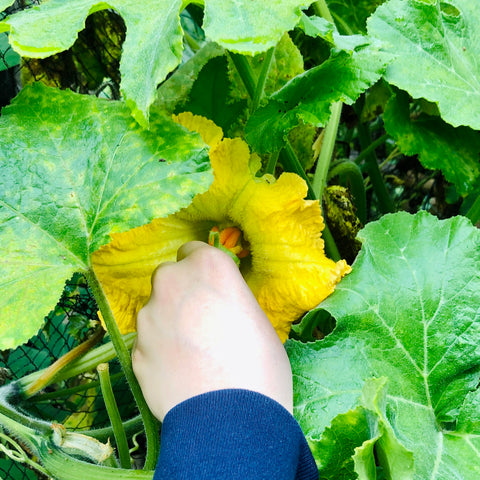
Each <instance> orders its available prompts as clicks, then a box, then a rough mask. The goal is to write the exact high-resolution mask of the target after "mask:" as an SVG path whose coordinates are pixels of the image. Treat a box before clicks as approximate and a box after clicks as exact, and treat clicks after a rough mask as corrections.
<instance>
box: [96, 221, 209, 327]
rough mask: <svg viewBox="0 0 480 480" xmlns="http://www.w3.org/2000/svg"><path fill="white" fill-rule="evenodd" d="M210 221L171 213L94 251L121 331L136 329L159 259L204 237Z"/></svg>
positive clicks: (174, 255)
mask: <svg viewBox="0 0 480 480" xmlns="http://www.w3.org/2000/svg"><path fill="white" fill-rule="evenodd" d="M211 227H212V224H211V222H210V223H205V222H195V223H192V222H189V221H185V220H182V219H181V218H177V217H176V216H175V215H170V216H168V217H166V218H159V219H155V220H153V221H152V222H150V223H149V224H147V225H144V226H142V227H138V228H134V229H132V230H129V231H128V232H124V233H115V234H112V241H111V242H110V243H108V244H107V245H104V246H102V247H101V248H100V249H98V250H97V251H96V252H94V253H93V254H92V265H93V269H94V271H95V274H96V275H97V278H98V279H99V281H100V283H101V284H102V287H103V289H104V291H105V294H106V296H107V298H108V301H109V303H110V305H111V307H112V311H113V315H114V317H115V320H116V322H117V324H118V327H119V329H120V332H121V333H122V334H125V333H129V332H134V331H136V319H137V314H138V311H139V310H140V309H141V308H142V307H143V305H145V303H146V302H147V300H148V298H149V297H150V292H151V277H152V274H153V272H154V271H155V269H156V268H157V267H158V265H160V263H163V262H167V261H176V258H177V250H178V248H179V247H180V246H181V245H183V244H184V243H186V242H189V241H191V240H204V239H205V238H206V236H208V232H209V230H210V228H211Z"/></svg>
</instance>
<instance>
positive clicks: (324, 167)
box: [312, 102, 343, 199]
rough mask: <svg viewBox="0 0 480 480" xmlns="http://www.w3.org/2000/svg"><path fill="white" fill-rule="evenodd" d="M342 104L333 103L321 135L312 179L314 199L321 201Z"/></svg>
mask: <svg viewBox="0 0 480 480" xmlns="http://www.w3.org/2000/svg"><path fill="white" fill-rule="evenodd" d="M342 106H343V103H342V102H335V103H334V104H333V105H332V109H331V111H332V114H331V115H330V119H329V120H328V124H327V126H326V127H325V133H324V135H323V141H322V148H321V150H320V155H319V157H318V160H317V167H316V170H315V176H314V177H313V185H312V188H313V192H314V194H315V198H319V199H321V198H322V196H323V189H324V188H325V184H326V183H327V175H328V169H329V168H330V163H331V161H332V155H333V150H334V149H335V140H336V138H337V132H338V125H339V124H340V117H341V115H342Z"/></svg>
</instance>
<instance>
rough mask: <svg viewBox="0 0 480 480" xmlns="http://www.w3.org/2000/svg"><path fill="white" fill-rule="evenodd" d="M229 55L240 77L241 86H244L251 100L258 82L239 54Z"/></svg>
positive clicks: (248, 64) (246, 60)
mask: <svg viewBox="0 0 480 480" xmlns="http://www.w3.org/2000/svg"><path fill="white" fill-rule="evenodd" d="M229 54H230V58H231V59H232V61H233V64H234V65H235V68H236V69H237V72H238V74H239V75H240V78H241V79H242V82H243V84H244V85H245V88H246V89H247V93H248V95H249V96H250V98H251V99H252V100H253V99H254V97H255V90H256V88H257V83H258V82H257V79H256V78H255V73H254V71H253V69H252V67H251V65H250V63H249V62H248V59H247V58H246V57H245V56H244V55H241V54H240V53H233V52H229Z"/></svg>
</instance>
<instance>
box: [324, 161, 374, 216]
mask: <svg viewBox="0 0 480 480" xmlns="http://www.w3.org/2000/svg"><path fill="white" fill-rule="evenodd" d="M336 176H339V177H345V178H346V180H347V182H348V184H349V187H350V191H351V193H352V195H353V198H354V200H355V206H356V208H357V212H356V214H357V217H358V218H359V220H360V221H361V222H362V223H363V224H364V225H365V223H366V222H367V196H366V193H365V183H364V181H363V175H362V171H361V170H360V167H359V166H358V165H357V164H356V163H353V162H349V161H346V162H341V163H339V164H338V165H335V166H334V167H333V168H332V169H330V171H329V172H328V179H330V178H333V177H336ZM347 182H345V183H347Z"/></svg>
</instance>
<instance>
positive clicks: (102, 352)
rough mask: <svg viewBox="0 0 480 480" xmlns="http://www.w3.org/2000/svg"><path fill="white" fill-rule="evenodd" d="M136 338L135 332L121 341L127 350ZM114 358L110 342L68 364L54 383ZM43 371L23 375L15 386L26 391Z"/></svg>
mask: <svg viewBox="0 0 480 480" xmlns="http://www.w3.org/2000/svg"><path fill="white" fill-rule="evenodd" d="M136 337H137V334H136V332H135V333H127V334H126V335H123V336H122V339H123V341H124V343H125V345H126V346H127V349H130V348H132V345H133V342H134V340H135V338H136ZM115 357H116V352H115V348H114V346H113V344H112V342H108V343H105V344H104V345H101V346H99V347H96V348H94V349H93V350H90V351H88V352H87V353H85V355H83V356H82V357H80V358H77V359H76V360H73V361H72V362H71V363H69V364H68V365H67V366H66V367H65V368H64V369H62V370H61V371H60V372H59V373H58V374H57V375H56V376H55V381H56V382H60V381H62V380H65V379H67V378H71V377H75V376H77V375H80V374H81V373H84V372H89V371H91V370H94V369H95V368H96V367H97V365H98V364H99V363H102V362H109V361H110V360H112V359H113V358H115ZM44 371H45V369H43V370H39V371H38V372H33V373H30V374H29V375H25V376H24V377H22V378H21V379H19V380H18V381H17V385H18V386H19V388H20V390H21V391H22V392H25V391H26V390H28V389H29V388H30V386H31V385H32V384H33V383H35V382H36V381H37V379H38V378H39V377H40V376H41V375H43V372H44Z"/></svg>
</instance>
